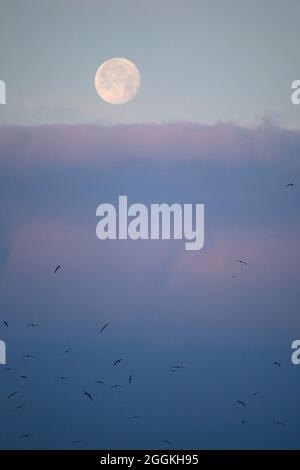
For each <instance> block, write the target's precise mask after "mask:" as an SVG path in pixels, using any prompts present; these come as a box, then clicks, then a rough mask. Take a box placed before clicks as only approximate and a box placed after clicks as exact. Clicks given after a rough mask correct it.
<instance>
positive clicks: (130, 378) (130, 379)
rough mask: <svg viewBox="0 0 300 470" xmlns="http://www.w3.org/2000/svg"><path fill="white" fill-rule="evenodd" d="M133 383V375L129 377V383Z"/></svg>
mask: <svg viewBox="0 0 300 470" xmlns="http://www.w3.org/2000/svg"><path fill="white" fill-rule="evenodd" d="M131 381H132V375H130V376H129V379H128V383H131Z"/></svg>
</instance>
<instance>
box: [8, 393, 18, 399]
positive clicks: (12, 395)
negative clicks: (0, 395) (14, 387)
mask: <svg viewBox="0 0 300 470" xmlns="http://www.w3.org/2000/svg"><path fill="white" fill-rule="evenodd" d="M18 393H19V392H12V393H10V394H9V395H8V397H7V398H8V399H9V398H12V397H14V396H15V395H17V394H18Z"/></svg>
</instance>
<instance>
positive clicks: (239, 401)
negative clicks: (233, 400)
mask: <svg viewBox="0 0 300 470" xmlns="http://www.w3.org/2000/svg"><path fill="white" fill-rule="evenodd" d="M237 403H238V404H239V405H242V406H243V407H244V408H246V403H245V402H244V401H242V400H237Z"/></svg>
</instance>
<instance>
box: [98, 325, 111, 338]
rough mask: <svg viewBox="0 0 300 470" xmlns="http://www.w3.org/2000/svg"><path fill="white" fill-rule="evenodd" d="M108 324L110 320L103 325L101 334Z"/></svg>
mask: <svg viewBox="0 0 300 470" xmlns="http://www.w3.org/2000/svg"><path fill="white" fill-rule="evenodd" d="M108 325H109V322H107V323H105V325H103V326H102V328H101V330H100V333H99V334H100V335H101V333H102V332H103V331H104V330H105V328H107V327H108Z"/></svg>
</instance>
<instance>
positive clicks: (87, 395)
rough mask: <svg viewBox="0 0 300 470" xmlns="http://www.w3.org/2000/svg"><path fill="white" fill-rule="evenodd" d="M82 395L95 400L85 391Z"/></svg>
mask: <svg viewBox="0 0 300 470" xmlns="http://www.w3.org/2000/svg"><path fill="white" fill-rule="evenodd" d="M82 393H83V394H84V395H85V396H86V397H88V398H89V399H90V400H93V397H92V395H91V394H90V393H89V392H85V391H83V392H82Z"/></svg>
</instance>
